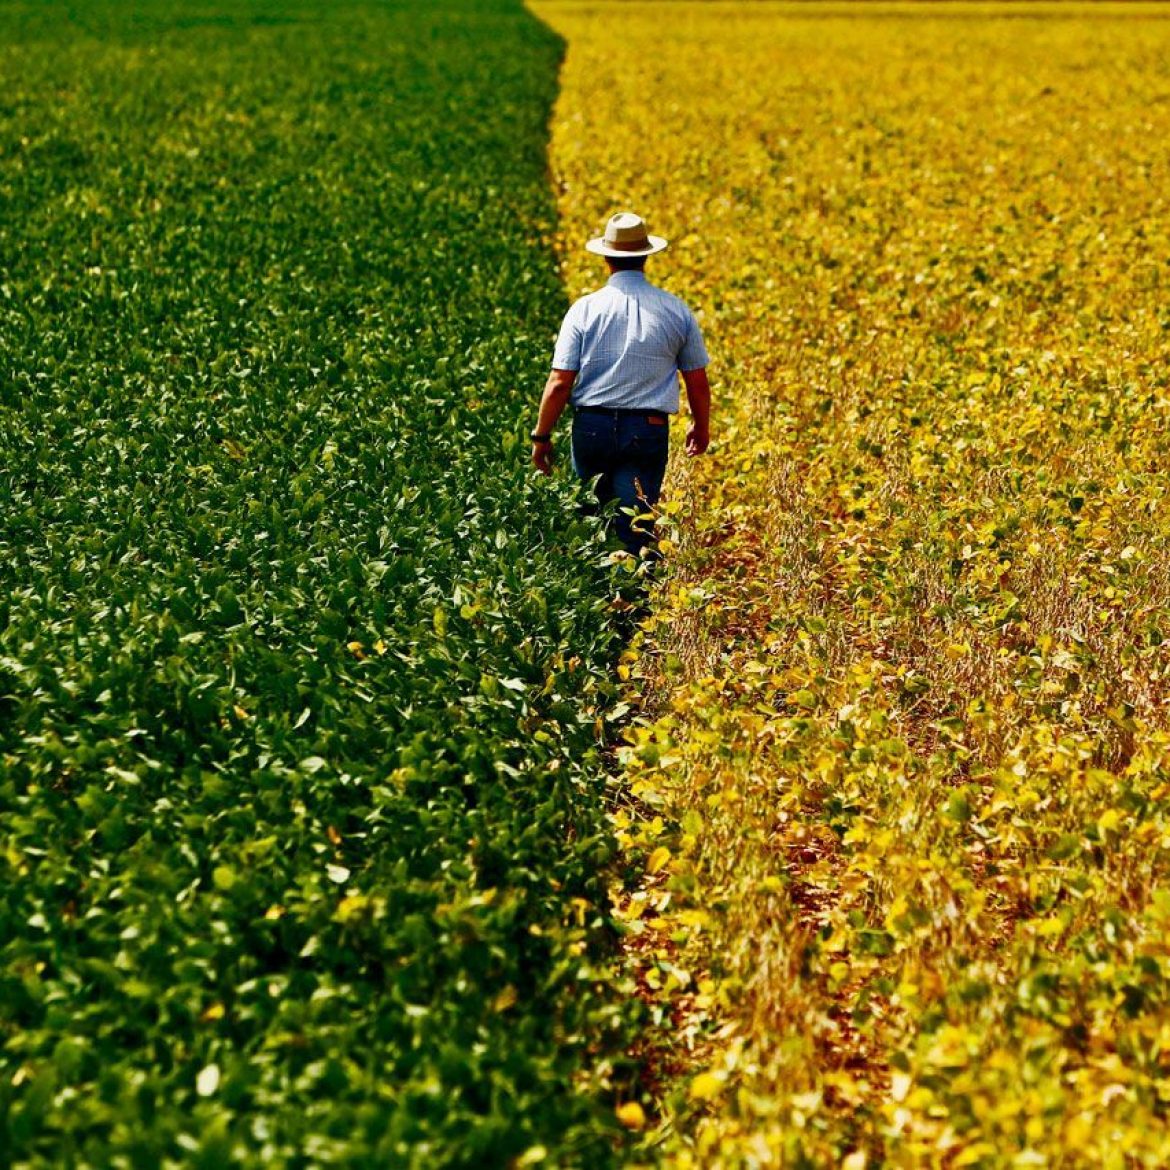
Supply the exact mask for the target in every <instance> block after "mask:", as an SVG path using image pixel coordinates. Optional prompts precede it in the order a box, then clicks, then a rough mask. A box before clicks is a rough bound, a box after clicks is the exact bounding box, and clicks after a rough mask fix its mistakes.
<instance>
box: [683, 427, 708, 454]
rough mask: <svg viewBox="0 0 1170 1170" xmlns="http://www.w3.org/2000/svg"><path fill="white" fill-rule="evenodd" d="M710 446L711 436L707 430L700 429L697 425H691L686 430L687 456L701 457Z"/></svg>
mask: <svg viewBox="0 0 1170 1170" xmlns="http://www.w3.org/2000/svg"><path fill="white" fill-rule="evenodd" d="M710 445H711V436H710V434H708V432H707V428H706V427H703V428H702V429H700V428H699V427H698V425H692V426H691V427H690V428H689V429H688V430H687V454H688V455H702V454H703V453H704V452H705V451H706V450H707V448H708V447H709V446H710Z"/></svg>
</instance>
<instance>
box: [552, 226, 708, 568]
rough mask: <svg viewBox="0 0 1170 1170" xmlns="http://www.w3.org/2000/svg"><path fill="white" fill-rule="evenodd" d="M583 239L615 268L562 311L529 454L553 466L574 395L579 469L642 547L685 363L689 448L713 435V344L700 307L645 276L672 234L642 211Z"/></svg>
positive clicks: (693, 451) (627, 537)
mask: <svg viewBox="0 0 1170 1170" xmlns="http://www.w3.org/2000/svg"><path fill="white" fill-rule="evenodd" d="M585 247H586V249H588V251H590V252H593V253H595V254H596V255H598V256H604V257H605V262H606V264H607V266H608V267H609V272H610V277H609V281H608V282H607V283H606V285H605V287H604V288H601V289H599V290H598V291H597V292H594V293H590V294H589V295H588V296H584V297H582V298H581V299H580V300H579V301H577V302H576V303H575V304H574V305H573V306H572V308H571V309H569V311H568V313H567V314H565V320H564V324H563V325H562V326H561V332H560V336H559V337H558V338H557V345H556V351H555V353H554V355H553V368H552V372H551V373H550V374H549V376H548V382H547V383H546V384H545V387H544V394H543V396H542V397H541V400H540V413H539V415H538V417H537V422H536V430H535V431H534V432H533V434H532V462H533V464H534V465H535V466H536V467H537V468H538V469H539V470H540V471H542V472H544V473H545V474H546V475H547V474H549V472H550V471H551V470H552V462H553V444H552V432H553V427H554V426H556V422H557V419H559V418H560V416H561V413H562V412H563V411H564V409H565V405H566V404H567V403H570V402H571V403H572V406H573V433H572V457H573V470H574V471H575V472H576V473H577V474H578V475H579V476H580V477H581V478H582V479H593V478H594V477H597V487H596V490H597V499H598V502H599V503H602V504H604V503H606V502H608V501H609V500H614V499H616V500H617V501H618V514H617V522H616V524H617V534H618V537H619V538H620V539H621V542H622V544H624V545H625V547H626V548H627V549H628V550H629V551H630V552H631V553H633V554H634V555H635V556H638V555H639V554H640V553H641V551H642V549H644V548H645V547H646V545H647V544H648V543H649V542H650V540H651V539H652V535H653V533H652V531H651V528H650V527H649V526H648V525H647V524H646V523H645V522H637V521H634V519H633V518H634V517H636V516H638V515H640V514H644V513H646V511H647V510H648V508H649V507H650V506H652V505H654V504H656V503H657V502H658V497H659V494H660V493H661V490H662V477H663V475H664V474H665V471H666V456H667V449H668V439H669V416H670V415H672V414H677V413H678V375H679V373H680V372H681V374H682V377H683V381H684V383H685V384H686V388H687V401H688V403H689V404H690V408H691V417H692V423H691V427H690V429H689V430H688V431H687V448H686V449H687V454H688V455H702V454H703V452H704V451H706V450H707V446H708V444H709V443H710V415H711V388H710V386H709V385H708V382H707V363H708V357H707V350H706V349H705V348H704V346H703V335H702V333H701V332H700V331H699V323H698V322H697V321H696V320H695V315H694V313H692V312H691V311H690V309H688V308H687V306H686V305H685V304H683V302H682V301H680V300H679V299H678V297H675V296H672V295H671V294H670V293H668V292H665V291H664V290H662V289H660V288H657V287H656V286H655V285H652V284H651V283H650V282H649V281H648V280H647V279H646V275H645V272H644V268H645V265H646V257H647V256H652V255H654V253H655V252H661V251H662V250H663V249H664V248H665V247H666V240H664V239H663V238H662V237H661V236H651V235H648V234H647V232H646V224H645V223H644V222H643V220H642V218H641V217H640V216H637V215H634V214H632V213H631V212H621V213H619V214H617V215H615V216H613V217H612V218H611V219H610V221H609V223H607V224H606V226H605V235H604V236H600V237H598V238H597V239H595V240H590V241H589V242H588V243H587V244H586V245H585Z"/></svg>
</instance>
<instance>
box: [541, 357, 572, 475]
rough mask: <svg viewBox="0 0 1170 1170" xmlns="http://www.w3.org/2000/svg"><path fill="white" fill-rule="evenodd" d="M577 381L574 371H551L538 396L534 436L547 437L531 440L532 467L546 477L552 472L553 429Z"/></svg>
mask: <svg viewBox="0 0 1170 1170" xmlns="http://www.w3.org/2000/svg"><path fill="white" fill-rule="evenodd" d="M576 380H577V371H576V370H556V369H554V370H551V371H550V372H549V375H548V381H547V382H545V384H544V393H543V394H542V395H541V396H540V413H539V414H538V415H537V418H536V430H535V431H533V434H535V435H547V436H548V438H547V439H545V440H543V441H541V440H538V439H533V440H532V466H533V467H535V468H536V469H537V471H540V472H543V473H544V474H545V475H548V474H549V473H550V472H551V471H552V461H553V442H552V432H553V427H555V426H556V425H557V420H558V419H559V418H560V417H561V415H562V414H563V413H564V410H565V407H566V406H567V405H568V403H569V395H570V394H572V392H573V383H574V382H575V381H576Z"/></svg>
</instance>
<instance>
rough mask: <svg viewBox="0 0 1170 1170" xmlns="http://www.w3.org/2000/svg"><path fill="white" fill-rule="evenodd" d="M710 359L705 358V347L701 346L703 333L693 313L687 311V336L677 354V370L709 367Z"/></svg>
mask: <svg viewBox="0 0 1170 1170" xmlns="http://www.w3.org/2000/svg"><path fill="white" fill-rule="evenodd" d="M710 363H711V359H710V358H709V357H708V356H707V347H706V346H705V345H704V344H703V331H702V330H701V329H700V328H699V322H698V321H697V320H696V319H695V315H694V313H692V312H691V311H690V310H689V309H688V310H687V336H686V340H685V341H684V342H683V347H682V349H681V350H679V354H678V368H679V369H680V370H701V369H702V368H703V367H704V366H707V365H710Z"/></svg>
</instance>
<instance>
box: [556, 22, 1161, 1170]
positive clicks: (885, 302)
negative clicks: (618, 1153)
mask: <svg viewBox="0 0 1170 1170" xmlns="http://www.w3.org/2000/svg"><path fill="white" fill-rule="evenodd" d="M534 7H535V8H536V11H537V12H538V13H539V14H540V15H541V16H542V17H544V18H545V19H546V20H547V21H549V23H551V24H552V25H553V26H554V27H555V28H556V29H557V30H558V31H560V32H561V33H562V34H563V35H564V36H565V37H566V39H567V42H568V54H567V58H566V64H565V70H564V76H563V92H562V96H561V100H560V104H559V107H558V110H557V115H556V119H555V124H554V127H553V131H554V134H553V148H552V164H553V169H554V172H555V178H556V182H557V184H558V190H559V192H560V211H561V228H560V237H559V241H558V243H559V246H560V248H561V251H562V255H563V259H564V276H565V280H566V283H567V286H568V288H569V291H570V292H571V293H573V294H574V295H575V294H578V293H580V292H583V291H585V290H587V289H589V288H593V287H596V286H597V285H598V284H599V283H600V282H601V280H602V279H603V272H602V271H601V270H600V268H599V265H598V262H597V261H596V259H595V258H593V257H590V256H588V255H587V254H586V253H584V252H583V250H582V248H581V244H582V243H583V241H584V240H586V239H587V238H589V237H590V236H592V235H596V234H597V233H598V232H599V230H600V229H601V227H602V225H603V224H604V222H605V220H606V218H607V217H608V216H609V215H610V214H611V213H612V212H613V211H615V210H619V209H625V208H629V209H632V210H636V211H638V212H639V213H641V214H643V215H645V216H646V217H647V220H648V222H649V225H650V228H651V230H652V231H655V232H658V233H661V234H662V235H665V236H667V237H668V238H669V239H670V240H671V248H670V250H669V251H668V252H667V253H665V254H664V255H663V256H660V257H655V258H654V259H652V260H651V261H650V275H651V278H652V279H655V280H658V281H660V282H661V283H662V284H664V285H665V286H666V287H667V288H669V289H671V290H672V291H675V292H677V293H679V294H680V295H681V296H683V297H684V299H686V300H687V301H688V302H689V303H690V304H692V305H693V306H694V307H695V308H696V310H697V311H698V313H699V315H700V319H701V321H702V324H703V328H704V331H705V334H706V337H707V341H708V347H709V349H710V350H711V353H712V356H713V365H712V371H711V372H712V379H713V384H714V386H715V394H716V403H715V413H714V426H713V441H714V445H713V448H712V451H711V453H710V454H709V455H708V456H707V457H705V458H703V459H699V460H687V459H686V458H685V457H682V456H681V455H676V458H675V461H674V463H673V465H672V471H671V476H670V479H669V481H668V497H667V499H666V501H665V502H664V505H663V509H662V510H663V518H662V521H661V523H662V525H663V527H664V530H665V532H666V535H667V537H668V539H669V541H670V544H669V545H668V546H667V548H668V552H669V571H668V573H667V574H666V575H665V578H664V579H663V581H662V582H661V586H660V588H659V590H658V595H657V599H656V611H655V614H654V618H653V620H652V621H650V622H647V623H644V624H643V627H642V629H641V631H640V632H639V634H638V635H637V638H636V642H635V647H634V649H635V651H636V653H633V654H631V655H630V656H629V657H626V658H624V660H623V664H622V665H623V668H624V671H623V681H624V682H625V684H626V686H627V687H628V696H627V701H629V702H630V703H631V705H640V708H641V712H640V713H641V715H642V716H643V719H644V720H645V725H643V726H637V727H636V728H635V729H634V730H633V732H632V734H631V737H630V742H629V744H628V745H627V747H626V749H625V750H624V751H623V752H622V754H621V759H622V768H623V771H624V775H625V779H626V783H627V786H628V789H629V791H630V793H631V794H632V795H633V796H634V797H635V798H636V800H637V802H638V803H637V807H638V809H641V810H650V811H649V813H648V819H645V820H641V819H639V816H638V815H637V814H636V813H634V812H629V813H628V814H623V816H625V817H626V819H624V820H622V822H621V825H620V827H619V839H620V840H621V841H622V844H623V847H624V848H628V849H631V850H636V851H637V856H639V857H647V856H649V858H650V860H651V861H652V862H654V861H656V860H657V859H660V858H661V859H662V860H661V862H660V863H659V864H657V865H651V866H649V867H648V868H650V869H651V872H654V871H655V870H659V869H668V870H669V879H668V881H667V880H666V879H664V878H661V877H656V878H655V879H654V881H655V883H658V884H657V885H655V884H651V886H650V891H651V894H653V892H654V891H657V890H658V889H659V888H660V887H661V886H662V885H663V883H664V881H666V885H667V886H668V887H669V889H670V891H671V900H670V901H669V903H668V904H662V903H661V902H660V901H653V902H651V901H649V900H648V898H649V897H650V895H649V894H645V892H643V896H642V897H641V898H638V897H637V896H635V897H634V898H632V899H631V900H630V901H629V902H628V903H627V904H626V905H625V908H624V909H622V910H621V911H620V913H621V916H622V917H623V918H625V919H626V921H627V922H628V923H630V924H631V928H633V927H634V926H637V927H638V928H641V929H649V930H658V929H661V927H660V926H659V925H658V924H659V923H662V924H665V930H666V931H667V932H671V937H672V938H673V939H675V940H676V942H678V945H679V946H680V947H681V952H682V953H680V954H678V955H677V956H676V958H675V960H674V962H675V963H676V964H677V965H678V966H679V968H680V969H685V970H688V971H695V972H701V973H702V976H701V980H700V986H701V987H702V988H703V989H704V990H702V992H701V995H700V999H701V1001H702V1004H703V1005H705V1007H704V1010H709V1011H710V1012H712V1013H714V1015H713V1017H712V1019H711V1020H710V1021H709V1024H708V1028H709V1029H710V1030H712V1031H717V1030H718V1029H719V1028H721V1027H727V1028H730V1029H733V1030H735V1032H736V1035H737V1036H738V1037H740V1038H741V1041H742V1048H741V1049H740V1050H739V1057H738V1059H737V1060H736V1061H735V1062H733V1063H732V1064H729V1065H728V1066H727V1067H725V1068H721V1069H720V1070H719V1077H722V1078H723V1079H722V1080H720V1081H719V1085H720V1088H721V1091H720V1092H718V1093H717V1094H716V1093H713V1094H710V1095H708V1094H705V1093H703V1092H699V1093H696V1092H695V1091H694V1090H695V1086H696V1085H699V1086H701V1087H702V1088H706V1087H707V1086H708V1084H709V1083H714V1082H708V1081H704V1080H702V1078H703V1077H714V1076H715V1074H713V1073H707V1072H700V1073H699V1075H698V1077H696V1078H694V1079H693V1080H691V1081H690V1082H689V1085H690V1089H689V1091H684V1092H681V1093H680V1094H678V1097H679V1099H680V1100H682V1101H683V1104H682V1105H680V1106H679V1109H680V1110H681V1112H680V1113H679V1116H677V1117H676V1118H674V1121H673V1128H672V1130H671V1132H673V1133H674V1134H676V1137H675V1139H673V1140H674V1144H673V1145H671V1146H670V1147H669V1149H670V1157H671V1158H672V1159H673V1161H674V1164H675V1165H677V1166H679V1167H683V1166H703V1167H705V1168H717V1167H723V1166H726V1167H732V1166H740V1165H755V1166H781V1165H796V1164H809V1163H811V1164H816V1165H842V1164H844V1165H849V1166H851V1167H853V1166H863V1165H875V1166H876V1165H891V1166H918V1165H953V1166H959V1165H980V1166H1000V1165H1002V1166H1008V1165H1041V1164H1047V1165H1093V1166H1098V1165H1099V1166H1114V1165H1116V1166H1120V1165H1145V1166H1157V1165H1166V1164H1170V1133H1168V1130H1167V1127H1166V1126H1165V1124H1164V1113H1165V1109H1166V1104H1167V1102H1170V1032H1168V1031H1167V1028H1166V1025H1165V1023H1164V1020H1165V1019H1166V1016H1167V1014H1168V1012H1170V993H1168V992H1167V990H1166V989H1167V988H1168V987H1170V978H1168V977H1170V943H1168V942H1167V939H1168V938H1170V932H1168V929H1167V928H1168V926H1170V890H1168V889H1167V879H1166V875H1167V873H1168V863H1170V733H1168V731H1167V715H1166V703H1165V695H1166V692H1167V686H1168V685H1170V591H1168V589H1167V584H1166V583H1167V581H1170V494H1168V493H1167V491H1166V475H1167V456H1166V453H1167V451H1170V311H1168V309H1167V291H1168V288H1170V278H1168V276H1167V269H1166V257H1167V255H1170V216H1168V215H1167V207H1166V195H1165V192H1166V191H1167V190H1170V156H1168V155H1167V153H1166V151H1165V149H1164V143H1165V142H1167V141H1170V101H1167V100H1166V99H1167V97H1170V87H1168V84H1167V79H1166V75H1165V71H1164V69H1163V63H1164V61H1165V59H1166V58H1167V55H1168V54H1170V22H1166V21H1162V20H1156V19H1150V20H1145V19H1142V20H1138V19H1134V16H1135V15H1158V14H1160V13H1161V9H1154V8H1151V7H1149V6H1140V7H1137V8H1132V9H1131V8H1129V7H1127V6H1124V5H1110V6H1108V8H1107V9H1104V8H1091V7H1081V6H1075V5H1062V6H1060V8H1059V10H1057V9H1054V8H1051V7H1049V8H1046V7H1044V6H1042V5H1032V4H1027V5H1025V4H1020V5H1014V6H1013V19H1011V20H1007V19H1002V18H1001V12H1002V10H1001V9H998V8H996V7H995V6H988V5H984V6H980V5H970V4H947V5H945V6H942V5H940V6H938V7H932V6H931V5H929V4H925V3H923V4H918V5H891V4H873V5H866V6H861V7H843V6H840V5H832V4H821V5H816V6H811V5H788V4H784V3H767V4H764V3H750V2H748V3H736V2H733V0H728V2H721V3H717V4H709V3H693V2H688V0H676V2H672V3H642V2H638V0H627V2H622V3H612V2H607V0H588V2H587V3H586V2H580V0H563V2H561V0H541V2H540V3H538V4H536V5H534ZM845 16H848V17H849V19H844V17H845ZM668 860H669V865H668V866H667V864H666V862H667V861H668ZM688 912H690V913H691V914H692V915H693V914H694V912H701V918H695V917H693V916H692V917H687V915H688ZM651 923H653V924H654V925H651ZM700 923H701V925H700ZM655 978H656V980H657V982H658V985H659V986H660V987H662V988H664V989H665V988H667V987H669V986H670V985H671V984H672V982H673V983H678V981H677V980H672V979H671V978H670V977H669V976H668V975H661V976H659V975H656V976H655ZM680 986H681V984H680ZM664 993H665V992H664ZM716 1079H718V1078H716ZM692 1100H693V1103H692V1104H689V1105H688V1104H687V1101H692Z"/></svg>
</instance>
